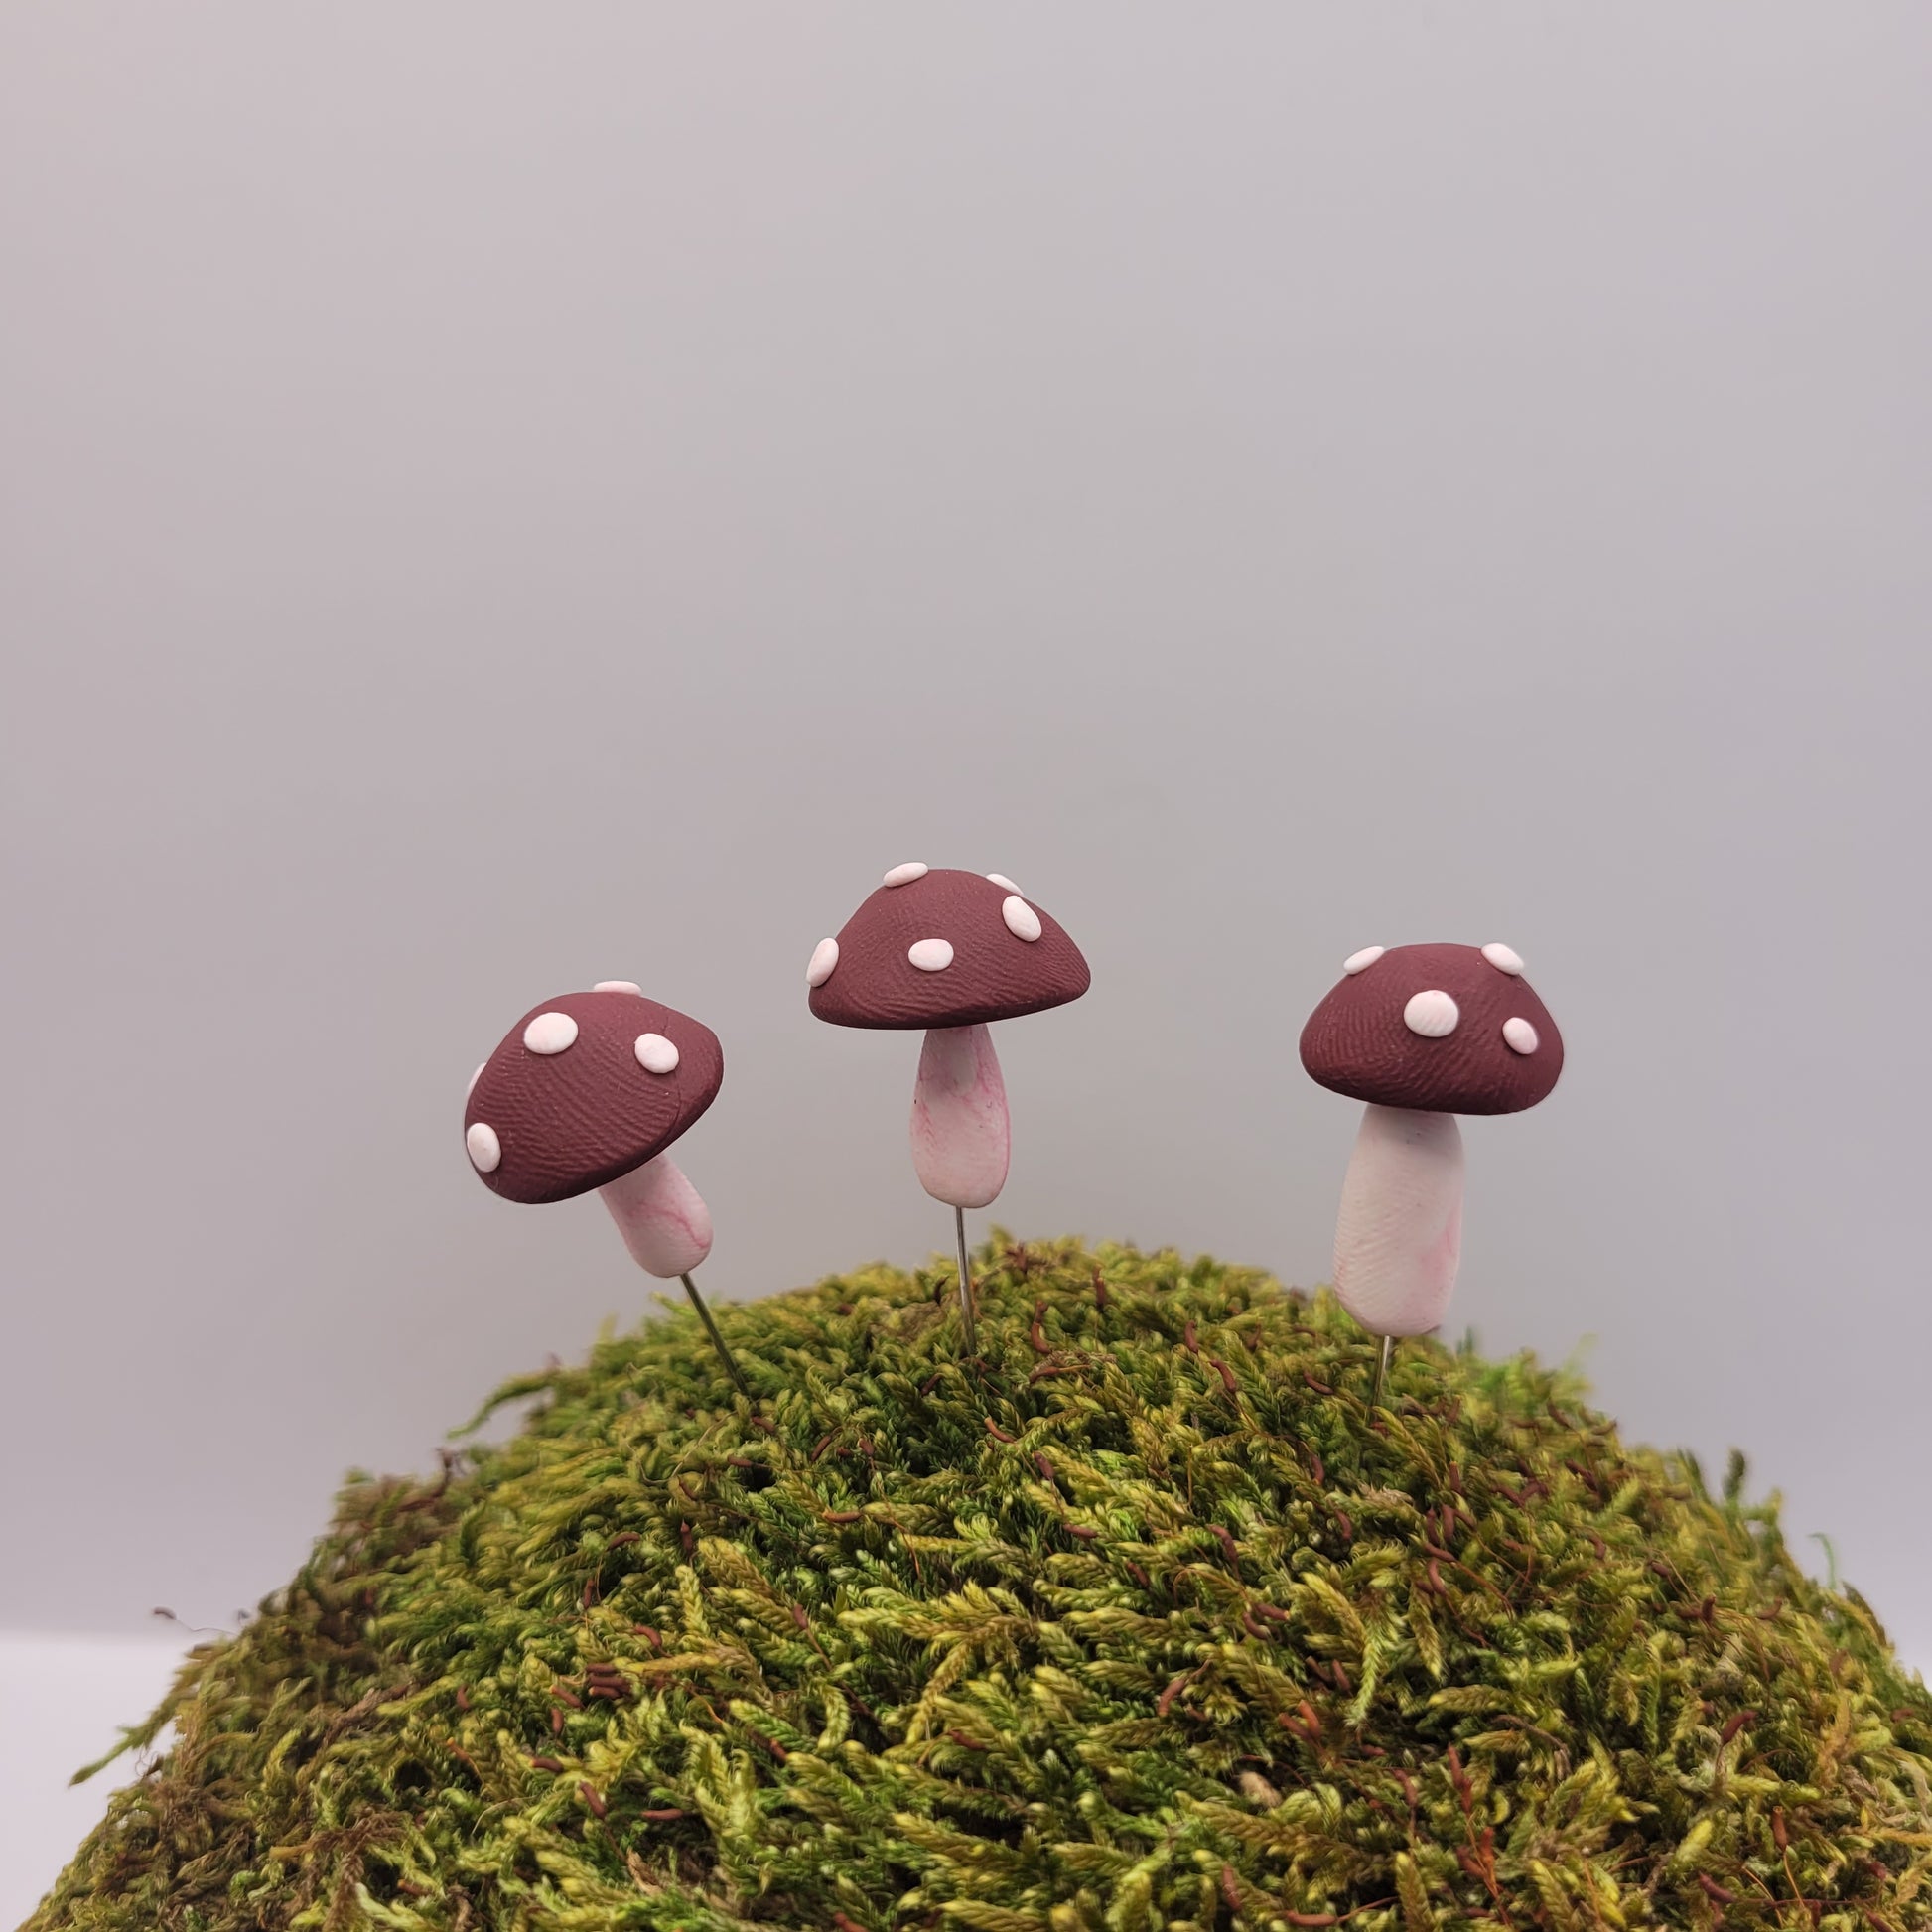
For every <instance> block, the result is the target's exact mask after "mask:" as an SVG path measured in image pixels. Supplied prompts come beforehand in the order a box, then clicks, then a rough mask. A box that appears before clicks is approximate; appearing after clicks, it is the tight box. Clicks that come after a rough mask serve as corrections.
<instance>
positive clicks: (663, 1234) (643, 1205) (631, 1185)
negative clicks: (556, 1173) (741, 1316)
mask: <svg viewBox="0 0 1932 1932" xmlns="http://www.w3.org/2000/svg"><path fill="white" fill-rule="evenodd" d="M597 1191H598V1193H599V1194H600V1195H601V1196H602V1197H603V1200H604V1205H605V1206H606V1207H608V1208H609V1209H610V1210H611V1218H612V1220H614V1221H615V1222H617V1224H618V1232H619V1233H620V1234H621V1235H622V1236H623V1245H624V1246H625V1247H626V1248H628V1249H629V1250H630V1258H631V1259H632V1260H633V1261H634V1262H635V1263H636V1264H637V1266H638V1267H639V1268H641V1269H642V1270H643V1271H644V1273H645V1274H647V1275H655V1276H656V1277H657V1279H658V1280H659V1281H665V1282H667V1281H669V1280H670V1279H671V1278H672V1277H673V1276H676V1277H677V1279H678V1280H679V1281H681V1282H682V1283H683V1284H684V1292H685V1294H687V1295H688V1296H690V1298H691V1306H692V1307H693V1308H694V1309H696V1310H697V1311H698V1319H699V1320H700V1321H702V1322H703V1323H704V1326H705V1333H706V1334H708V1335H709V1336H710V1337H711V1345H712V1346H713V1347H714V1348H715V1349H717V1351H718V1356H719V1359H720V1360H721V1361H722V1362H723V1363H724V1364H725V1367H726V1369H727V1370H728V1371H729V1373H730V1375H731V1378H732V1380H733V1381H734V1382H736V1383H737V1384H738V1386H739V1389H740V1390H741V1391H742V1392H743V1393H744V1394H745V1395H746V1396H748V1397H749V1396H750V1395H751V1393H752V1391H751V1390H750V1388H748V1387H747V1386H746V1382H745V1376H744V1373H743V1371H742V1370H741V1369H740V1368H739V1366H738V1363H737V1361H736V1360H735V1359H734V1358H733V1355H732V1352H731V1350H730V1349H729V1348H727V1347H726V1346H725V1338H724V1336H723V1335H721V1334H720V1333H719V1332H718V1324H717V1322H716V1321H714V1320H713V1319H712V1315H711V1311H710V1310H709V1309H708V1308H706V1307H705V1302H704V1297H703V1296H702V1295H700V1294H699V1293H698V1290H697V1285H696V1284H695V1283H694V1282H693V1281H692V1279H691V1270H692V1269H694V1268H695V1267H697V1265H698V1264H699V1263H700V1262H701V1261H703V1260H704V1258H705V1256H706V1255H708V1254H709V1253H710V1252H711V1209H710V1208H708V1207H707V1206H706V1205H705V1204H704V1196H703V1195H702V1194H701V1193H699V1192H698V1190H697V1189H696V1188H695V1187H694V1186H692V1184H691V1182H690V1181H689V1179H687V1178H686V1176H685V1173H684V1170H683V1169H682V1168H680V1167H679V1166H678V1164H677V1163H676V1162H675V1161H673V1160H672V1159H671V1157H670V1156H669V1155H668V1154H660V1155H658V1157H657V1158H656V1159H655V1160H654V1161H646V1162H645V1163H644V1165H643V1166H642V1167H641V1168H633V1169H632V1170H631V1171H630V1173H626V1174H621V1175H619V1177H618V1178H617V1179H616V1180H612V1181H607V1182H606V1183H605V1184H604V1185H603V1186H602V1187H600V1188H599V1189H598V1190H597Z"/></svg>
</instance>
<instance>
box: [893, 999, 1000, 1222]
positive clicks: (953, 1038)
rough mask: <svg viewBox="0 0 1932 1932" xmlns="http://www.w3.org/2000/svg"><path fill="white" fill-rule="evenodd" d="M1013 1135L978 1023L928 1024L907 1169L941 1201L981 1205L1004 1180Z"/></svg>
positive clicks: (995, 1195)
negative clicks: (958, 1024)
mask: <svg viewBox="0 0 1932 1932" xmlns="http://www.w3.org/2000/svg"><path fill="white" fill-rule="evenodd" d="M1012 1145H1013V1136H1012V1129H1011V1125H1010V1123H1009V1121H1008V1117H1007V1088H1006V1082H1005V1081H1004V1080H1003V1079H1002V1078H1001V1077H1000V1058H999V1055H998V1054H997V1053H995V1052H994V1050H993V1035H992V1033H991V1032H990V1031H989V1030H988V1029H987V1028H985V1027H934V1028H932V1029H931V1031H930V1032H928V1033H927V1035H926V1036H925V1043H924V1045H923V1046H922V1047H921V1048H920V1049H919V1077H918V1079H917V1081H916V1082H915V1083H914V1084H913V1087H912V1166H913V1167H914V1168H915V1169H916V1170H917V1172H918V1176H919V1185H920V1186H921V1187H923V1188H924V1189H925V1190H926V1192H927V1193H928V1194H930V1195H931V1196H932V1198H933V1199H934V1200H942V1201H944V1202H946V1203H947V1205H948V1206H951V1207H958V1208H967V1207H986V1206H989V1205H990V1204H991V1203H992V1202H994V1201H996V1200H997V1199H999V1197H1000V1189H1001V1188H1002V1187H1004V1186H1005V1185H1006V1184H1007V1162H1008V1159H1009V1157H1010V1155H1011V1152H1012Z"/></svg>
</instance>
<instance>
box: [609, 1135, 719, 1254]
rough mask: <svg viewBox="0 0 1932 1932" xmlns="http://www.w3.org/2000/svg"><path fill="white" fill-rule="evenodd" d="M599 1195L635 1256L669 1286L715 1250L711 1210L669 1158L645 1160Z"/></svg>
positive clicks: (682, 1171)
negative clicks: (639, 1166)
mask: <svg viewBox="0 0 1932 1932" xmlns="http://www.w3.org/2000/svg"><path fill="white" fill-rule="evenodd" d="M597 1191H598V1192H599V1193H600V1194H602V1195H603V1196H604V1205H605V1206H606V1207H608V1208H609V1209H610V1210H611V1218H612V1220H614V1221H615V1222H617V1224H618V1232H619V1233H620V1234H621V1235H622V1236H623V1245H624V1246H625V1247H626V1248H628V1249H629V1250H630V1258H631V1259H632V1260H633V1261H634V1262H636V1264H637V1266H638V1267H639V1268H641V1269H642V1270H643V1271H644V1273H645V1274H647V1275H655V1276H656V1277H657V1278H658V1280H660V1281H666V1282H668V1281H670V1280H671V1279H673V1277H675V1276H678V1275H687V1274H689V1273H690V1272H691V1270H692V1269H693V1268H695V1267H696V1266H697V1265H698V1263H699V1262H701V1261H702V1260H703V1259H704V1258H705V1256H706V1255H708V1254H709V1253H710V1252H711V1209H710V1208H708V1207H707V1206H706V1205H705V1204H704V1196H703V1195H702V1194H700V1193H699V1192H698V1190H697V1189H696V1188H695V1187H694V1186H692V1185H691V1183H690V1181H688V1180H687V1179H686V1178H685V1177H684V1170H683V1169H682V1168H680V1167H679V1166H678V1164H677V1163H676V1162H675V1161H673V1160H672V1159H671V1158H670V1156H669V1155H667V1154H660V1155H659V1156H658V1157H657V1159H656V1160H654V1161H646V1162H645V1163H644V1165H643V1166H642V1167H641V1168H633V1169H632V1170H631V1171H630V1173H627V1174H623V1175H621V1176H620V1177H619V1178H618V1179H616V1180H613V1181H610V1182H608V1183H607V1184H606V1185H605V1186H602V1187H600V1188H599V1189H598V1190H597Z"/></svg>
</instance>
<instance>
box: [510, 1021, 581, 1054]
mask: <svg viewBox="0 0 1932 1932" xmlns="http://www.w3.org/2000/svg"><path fill="white" fill-rule="evenodd" d="M576 1043H577V1022H576V1021H575V1020H573V1019H572V1018H571V1017H570V1015H569V1014H567V1013H540V1014H538V1015H537V1017H536V1018H535V1019H534V1020H532V1021H531V1022H530V1024H529V1025H528V1026H527V1027H525V1028H524V1029H523V1044H524V1045H525V1046H527V1047H528V1048H529V1049H530V1051H531V1052H533V1053H561V1052H562V1051H563V1050H564V1049H565V1048H566V1047H567V1046H574V1045H575V1044H576Z"/></svg>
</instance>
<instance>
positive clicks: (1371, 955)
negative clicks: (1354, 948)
mask: <svg viewBox="0 0 1932 1932" xmlns="http://www.w3.org/2000/svg"><path fill="white" fill-rule="evenodd" d="M1387 951H1388V947H1387V946H1364V947H1363V948H1362V949H1361V951H1360V952H1351V953H1350V954H1349V955H1348V957H1347V958H1346V959H1344V960H1343V961H1342V962H1341V970H1342V971H1343V972H1344V973H1365V972H1367V971H1368V969H1369V968H1370V967H1371V966H1373V965H1374V964H1375V962H1376V961H1377V960H1378V959H1380V958H1381V957H1382V955H1383V954H1384V953H1385V952H1387Z"/></svg>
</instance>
